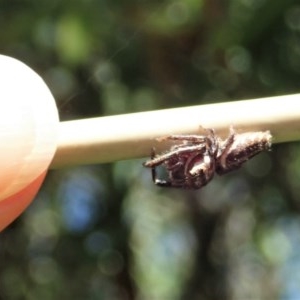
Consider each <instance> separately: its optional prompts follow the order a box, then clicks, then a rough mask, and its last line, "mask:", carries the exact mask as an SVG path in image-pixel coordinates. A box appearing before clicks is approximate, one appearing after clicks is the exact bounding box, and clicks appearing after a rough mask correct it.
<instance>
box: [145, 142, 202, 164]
mask: <svg viewBox="0 0 300 300" xmlns="http://www.w3.org/2000/svg"><path fill="white" fill-rule="evenodd" d="M205 149H206V145H202V144H197V145H192V146H182V147H176V148H175V149H173V150H171V151H169V152H167V153H164V154H161V155H158V156H156V154H155V149H154V148H152V150H151V160H148V161H146V162H144V163H143V166H144V167H147V168H152V167H155V166H159V165H161V164H163V163H164V162H165V161H167V160H168V159H170V158H172V157H173V156H177V157H178V156H180V155H182V154H186V153H191V152H195V151H199V153H202V152H204V151H205Z"/></svg>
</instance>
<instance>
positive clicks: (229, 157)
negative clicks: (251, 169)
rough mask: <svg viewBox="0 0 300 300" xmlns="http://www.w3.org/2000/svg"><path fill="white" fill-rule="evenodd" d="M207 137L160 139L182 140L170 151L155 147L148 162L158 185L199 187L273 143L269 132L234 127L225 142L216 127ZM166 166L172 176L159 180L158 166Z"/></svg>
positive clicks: (229, 170)
mask: <svg viewBox="0 0 300 300" xmlns="http://www.w3.org/2000/svg"><path fill="white" fill-rule="evenodd" d="M208 131H209V134H208V135H207V136H204V135H203V136H198V135H170V136H167V137H163V138H159V141H163V140H175V141H181V142H182V143H181V144H178V145H174V146H172V147H171V148H170V150H169V151H168V152H166V153H163V154H161V155H156V154H155V150H154V149H152V154H151V160H149V161H147V162H145V163H144V166H145V167H148V168H152V179H153V182H154V183H155V184H156V185H158V186H163V187H177V188H186V189H199V188H201V187H203V186H205V185H206V184H207V183H209V182H210V181H211V180H212V178H213V177H214V174H215V173H217V174H219V175H223V174H226V173H228V172H231V171H233V170H235V169H238V168H240V166H241V165H242V164H243V163H244V162H246V161H247V160H248V159H250V158H251V157H253V156H255V155H256V154H258V153H260V152H261V151H263V150H268V149H269V148H270V146H271V135H270V132H269V131H266V132H248V133H242V134H236V133H235V132H234V130H233V128H230V135H229V137H228V138H227V139H226V140H225V141H223V140H221V139H220V138H219V137H217V136H216V135H215V133H214V131H213V130H212V129H209V130H208ZM160 165H163V166H164V167H165V168H166V171H167V173H168V179H167V180H162V179H158V178H157V176H156V167H158V166H160Z"/></svg>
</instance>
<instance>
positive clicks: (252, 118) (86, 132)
mask: <svg viewBox="0 0 300 300" xmlns="http://www.w3.org/2000/svg"><path fill="white" fill-rule="evenodd" d="M230 125H233V126H234V128H235V129H236V130H237V132H246V131H264V130H270V131H271V134H272V135H273V143H281V142H289V141H297V140H300V94H295V95H285V96H278V97H270V98H262V99H253V100H245V101H233V102H227V103H219V104H208V105H199V106H190V107H183V108H174V109H165V110H157V111H150V112H141V113H132V114H125V115H117V116H109V117H99V118H92V119H83V120H75V121H67V122H61V123H60V128H59V140H58V147H57V151H56V154H55V156H54V160H53V161H52V164H51V166H50V168H52V169H55V168H61V167H64V166H72V165H80V164H95V163H105V162H113V161H118V160H126V159H134V158H140V157H149V155H150V150H151V147H156V148H157V150H158V151H161V150H165V149H167V147H169V145H168V144H167V143H165V142H161V143H159V142H158V141H157V140H156V138H158V137H161V136H165V135H169V134H205V131H204V130H203V129H202V128H201V127H200V126H202V127H203V128H214V129H215V130H216V133H217V134H219V135H221V136H222V137H225V136H226V135H227V134H228V131H229V126H230Z"/></svg>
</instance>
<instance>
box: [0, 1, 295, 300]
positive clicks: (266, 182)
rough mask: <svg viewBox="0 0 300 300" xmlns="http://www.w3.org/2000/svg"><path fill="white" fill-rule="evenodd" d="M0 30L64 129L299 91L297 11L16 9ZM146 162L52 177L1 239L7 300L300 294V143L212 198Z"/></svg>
mask: <svg viewBox="0 0 300 300" xmlns="http://www.w3.org/2000/svg"><path fill="white" fill-rule="evenodd" d="M0 28H1V30H0V53H1V54H6V55H10V56H13V57H16V58H18V59H20V60H21V61H23V62H25V63H26V64H28V65H29V66H30V67H32V68H33V69H34V70H36V71H37V72H38V73H39V74H40V75H41V76H42V77H43V78H44V80H45V81H46V83H47V84H48V86H49V88H50V89H51V91H52V93H53V95H54V97H55V98H56V101H57V106H58V108H59V113H60V118H61V120H71V119H80V118H86V117H94V116H105V115H115V114H121V113H129V112H136V111H146V110H152V109H161V108H171V107H180V106H187V105H193V104H201V103H215V102H223V101H234V100H241V99H250V98H258V97H264V96H275V95H284V94H290V93H297V92H299V91H300V85H299V82H300V3H299V1H296V0H294V1H292V0H286V1H282V0H265V1H261V0H227V1H223V0H206V1H205V0H202V1H201V0H165V1H154V0H151V1H150V0H148V1H146V0H127V1H119V0H115V1H108V0H84V1H83V0H82V1H80V0H72V1H58V0H52V1H38V0H22V1H21V0H18V1H14V0H6V1H1V3H0ZM0 88H1V87H0ZM299 101H300V99H299ZM282 105H284V103H282ZM224 113H226V112H224ZM153 122H155V120H153ZM165 122H166V123H167V122H168V120H167V119H166V120H165ZM178 122H180V120H178ZM199 122H200V121H199ZM161 125H162V126H164V124H161ZM199 125H201V124H199ZM120 126H122V124H120ZM91 130H93V128H91ZM149 150H150V149H149ZM142 161H143V160H131V161H122V162H116V163H112V164H105V165H94V166H81V167H73V168H69V169H63V170H56V171H50V172H49V174H48V176H47V178H46V181H45V182H44V184H43V187H42V189H41V190H40V192H39V194H38V195H37V197H36V199H35V201H34V203H33V204H32V205H31V207H30V208H29V209H28V210H27V211H26V212H25V213H24V214H23V215H22V217H21V218H19V219H18V220H17V221H15V222H14V223H13V224H12V225H11V226H10V227H9V228H8V229H6V230H5V231H4V232H3V233H2V234H1V236H0V299H1V300H2V299H3V300H4V299H5V300H7V299H9V300H10V299H25V300H40V299H43V300H48V299H49V300H50V299H72V300H73V299H91V300H92V299H104V300H111V299H117V300H119V299H120V300H125V299H126V300H127V299H139V300H144V299H145V300H165V299H166V300H169V299H170V300H174V299H182V300H183V299H192V300H193V299H194V300H196V299H201V300H204V299H205V300H206V299H216V300H219V299H232V300H243V299H254V300H256V299H285V300H286V299H291V300H295V299H300V215H299V212H300V148H299V144H298V143H293V144H281V145H274V147H273V148H272V151H271V152H269V153H263V154H261V155H259V156H257V157H256V158H255V159H253V160H252V161H251V162H249V163H247V164H246V165H245V166H244V167H243V169H241V170H239V171H237V172H234V173H232V174H228V175H227V176H224V177H216V178H215V179H214V180H213V182H211V183H210V184H209V185H208V186H206V187H205V188H203V189H202V190H199V191H184V190H177V189H162V188H158V187H156V186H154V185H153V184H152V182H151V178H150V172H149V170H146V169H144V168H143V167H142V165H141V163H142Z"/></svg>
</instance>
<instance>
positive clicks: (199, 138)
mask: <svg viewBox="0 0 300 300" xmlns="http://www.w3.org/2000/svg"><path fill="white" fill-rule="evenodd" d="M157 140H158V141H159V142H162V141H166V140H172V141H188V142H193V143H203V142H205V141H206V136H204V135H192V134H188V135H184V134H172V135H167V136H163V137H160V138H158V139H157Z"/></svg>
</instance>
